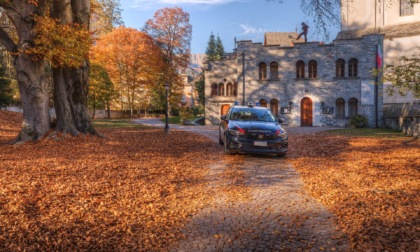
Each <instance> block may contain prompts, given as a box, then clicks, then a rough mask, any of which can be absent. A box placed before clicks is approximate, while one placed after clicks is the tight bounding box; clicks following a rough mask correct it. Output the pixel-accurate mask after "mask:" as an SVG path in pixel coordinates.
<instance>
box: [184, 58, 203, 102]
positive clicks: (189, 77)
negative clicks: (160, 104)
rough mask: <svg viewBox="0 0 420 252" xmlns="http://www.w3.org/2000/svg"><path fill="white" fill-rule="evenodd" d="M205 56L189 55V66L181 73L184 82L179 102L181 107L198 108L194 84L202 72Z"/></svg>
mask: <svg viewBox="0 0 420 252" xmlns="http://www.w3.org/2000/svg"><path fill="white" fill-rule="evenodd" d="M205 56H206V55H205V54H191V58H190V64H189V65H188V67H187V68H186V69H185V70H184V71H182V73H181V76H182V78H183V82H184V91H183V95H182V100H181V106H182V107H194V106H198V94H197V91H196V90H195V86H194V84H195V82H196V81H197V78H198V77H199V75H201V74H202V72H203V64H204V60H205Z"/></svg>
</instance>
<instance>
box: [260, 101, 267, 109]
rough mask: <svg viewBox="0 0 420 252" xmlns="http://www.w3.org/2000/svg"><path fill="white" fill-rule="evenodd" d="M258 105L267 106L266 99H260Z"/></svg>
mask: <svg viewBox="0 0 420 252" xmlns="http://www.w3.org/2000/svg"><path fill="white" fill-rule="evenodd" d="M260 106H261V107H264V108H266V107H267V101H266V100H264V99H261V100H260Z"/></svg>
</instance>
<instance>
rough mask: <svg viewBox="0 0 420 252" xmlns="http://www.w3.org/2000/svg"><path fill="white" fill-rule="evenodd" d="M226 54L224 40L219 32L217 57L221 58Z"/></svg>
mask: <svg viewBox="0 0 420 252" xmlns="http://www.w3.org/2000/svg"><path fill="white" fill-rule="evenodd" d="M224 54H225V48H224V46H223V43H222V40H221V39H220V36H219V34H217V38H216V50H215V57H216V58H215V59H216V60H221V59H222V58H223V55H224Z"/></svg>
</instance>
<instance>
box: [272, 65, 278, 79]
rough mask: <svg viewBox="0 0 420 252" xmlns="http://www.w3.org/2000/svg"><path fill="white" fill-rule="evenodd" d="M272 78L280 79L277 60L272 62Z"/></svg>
mask: <svg viewBox="0 0 420 252" xmlns="http://www.w3.org/2000/svg"><path fill="white" fill-rule="evenodd" d="M270 79H271V80H278V79H279V64H278V63H277V62H271V64H270Z"/></svg>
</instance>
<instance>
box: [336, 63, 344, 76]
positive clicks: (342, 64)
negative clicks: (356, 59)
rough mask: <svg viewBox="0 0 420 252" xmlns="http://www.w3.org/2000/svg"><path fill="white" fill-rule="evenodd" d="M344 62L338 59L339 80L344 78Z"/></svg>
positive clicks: (337, 74)
mask: <svg viewBox="0 0 420 252" xmlns="http://www.w3.org/2000/svg"><path fill="white" fill-rule="evenodd" d="M344 64H345V62H344V60H343V59H338V60H337V61H336V62H335V77H337V78H344Z"/></svg>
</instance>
